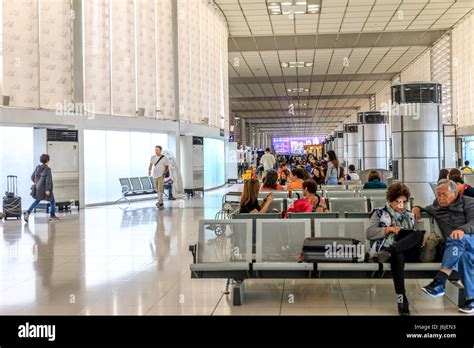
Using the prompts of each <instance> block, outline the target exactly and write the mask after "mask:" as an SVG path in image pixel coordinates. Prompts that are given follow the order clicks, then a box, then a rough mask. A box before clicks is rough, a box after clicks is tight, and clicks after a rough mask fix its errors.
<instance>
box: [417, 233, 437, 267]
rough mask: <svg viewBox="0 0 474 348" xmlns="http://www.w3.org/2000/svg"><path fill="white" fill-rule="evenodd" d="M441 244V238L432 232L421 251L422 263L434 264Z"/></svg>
mask: <svg viewBox="0 0 474 348" xmlns="http://www.w3.org/2000/svg"><path fill="white" fill-rule="evenodd" d="M440 243H441V237H440V236H438V235H437V234H436V233H434V232H431V233H430V235H429V236H428V239H427V240H426V243H425V245H424V246H423V248H422V249H421V253H420V261H421V262H433V261H434V259H435V257H436V252H437V250H438V245H440Z"/></svg>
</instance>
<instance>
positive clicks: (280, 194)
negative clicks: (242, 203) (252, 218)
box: [258, 190, 288, 199]
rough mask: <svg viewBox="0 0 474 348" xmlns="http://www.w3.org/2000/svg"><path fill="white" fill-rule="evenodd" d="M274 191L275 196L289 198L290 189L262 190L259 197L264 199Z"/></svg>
mask: <svg viewBox="0 0 474 348" xmlns="http://www.w3.org/2000/svg"><path fill="white" fill-rule="evenodd" d="M270 192H271V193H272V196H273V198H288V191H276V190H273V191H270V190H268V191H260V192H259V193H258V199H264V198H265V197H267V196H268V194H269V193H270Z"/></svg>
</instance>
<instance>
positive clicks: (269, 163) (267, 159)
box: [260, 147, 276, 176]
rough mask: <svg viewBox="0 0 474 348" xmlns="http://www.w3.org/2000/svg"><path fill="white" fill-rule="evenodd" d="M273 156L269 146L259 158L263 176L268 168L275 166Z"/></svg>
mask: <svg viewBox="0 0 474 348" xmlns="http://www.w3.org/2000/svg"><path fill="white" fill-rule="evenodd" d="M275 162H276V161H275V156H273V155H272V154H271V153H270V148H268V147H267V148H266V149H265V154H264V155H263V156H262V158H261V159H260V163H262V164H263V170H264V172H265V176H266V175H267V173H268V171H269V170H272V169H273V168H274V166H275Z"/></svg>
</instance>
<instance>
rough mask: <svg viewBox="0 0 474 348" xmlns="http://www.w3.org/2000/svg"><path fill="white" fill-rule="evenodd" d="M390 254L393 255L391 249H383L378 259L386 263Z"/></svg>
mask: <svg viewBox="0 0 474 348" xmlns="http://www.w3.org/2000/svg"><path fill="white" fill-rule="evenodd" d="M390 256H392V255H391V254H390V252H389V251H387V250H381V251H380V252H379V254H378V255H377V261H378V262H380V263H385V262H387V261H388V260H389V259H390Z"/></svg>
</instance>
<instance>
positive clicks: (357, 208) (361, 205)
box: [329, 197, 368, 214]
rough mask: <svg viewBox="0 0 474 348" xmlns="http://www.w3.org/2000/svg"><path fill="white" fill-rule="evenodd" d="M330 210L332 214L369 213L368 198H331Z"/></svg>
mask: <svg viewBox="0 0 474 348" xmlns="http://www.w3.org/2000/svg"><path fill="white" fill-rule="evenodd" d="M329 210H330V211H331V212H336V211H337V212H339V214H342V213H344V212H346V211H347V212H367V211H368V207H367V198H366V197H337V198H329Z"/></svg>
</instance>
